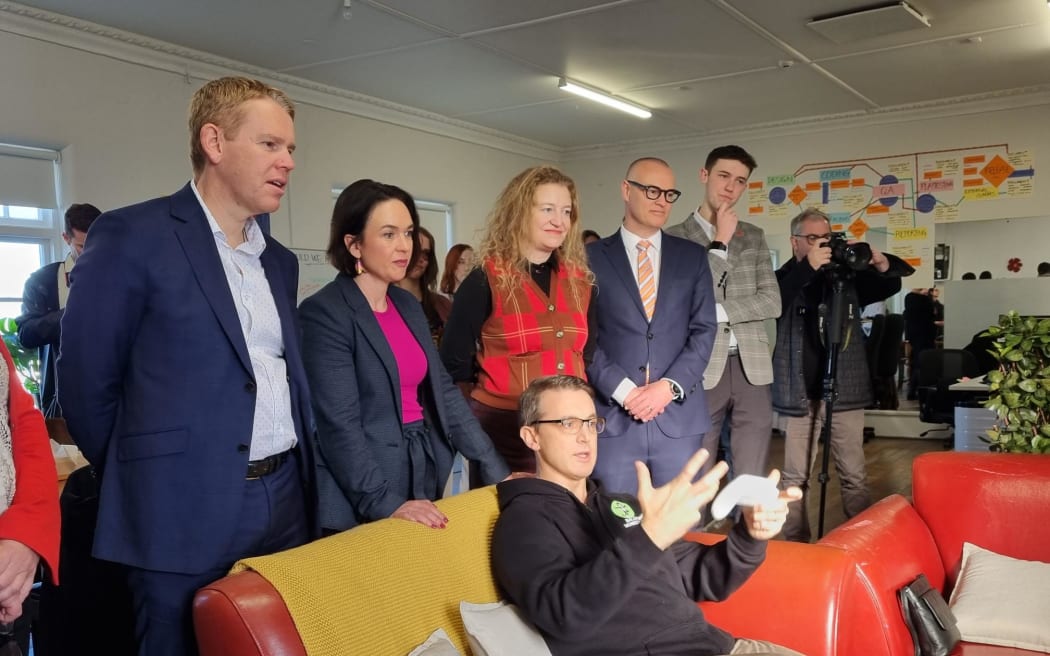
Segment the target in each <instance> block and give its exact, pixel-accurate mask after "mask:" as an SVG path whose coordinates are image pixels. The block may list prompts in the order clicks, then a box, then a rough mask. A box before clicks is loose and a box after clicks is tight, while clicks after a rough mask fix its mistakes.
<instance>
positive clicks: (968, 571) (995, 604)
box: [948, 542, 1050, 652]
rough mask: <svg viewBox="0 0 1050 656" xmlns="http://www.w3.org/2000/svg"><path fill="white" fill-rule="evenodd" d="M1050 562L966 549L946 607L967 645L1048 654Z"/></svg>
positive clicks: (1049, 640)
mask: <svg viewBox="0 0 1050 656" xmlns="http://www.w3.org/2000/svg"><path fill="white" fill-rule="evenodd" d="M1048 591H1050V563H1041V562H1037V561H1032V560H1018V559H1016V558H1010V557H1009V556H1003V555H1000V554H997V553H994V552H992V551H988V550H987V549H982V548H981V547H978V546H977V545H974V544H970V543H969V542H967V543H965V544H963V557H962V564H961V565H960V569H959V578H958V580H957V581H956V584H955V589H954V590H953V591H952V596H951V599H950V601H949V602H948V605H949V606H950V607H951V609H952V613H953V614H954V615H955V618H956V620H957V621H958V624H959V633H961V634H962V639H963V640H965V641H966V642H975V643H979V644H986V645H1001V646H1004V647H1017V648H1020V649H1031V650H1034V651H1043V652H1050V621H1048V619H1047V603H1046V602H1047V599H1048Z"/></svg>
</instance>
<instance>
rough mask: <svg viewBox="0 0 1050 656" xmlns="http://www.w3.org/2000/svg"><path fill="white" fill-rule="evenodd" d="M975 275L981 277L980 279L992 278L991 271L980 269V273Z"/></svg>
mask: <svg viewBox="0 0 1050 656" xmlns="http://www.w3.org/2000/svg"><path fill="white" fill-rule="evenodd" d="M977 277H978V278H979V279H981V280H991V279H992V272H991V271H982V272H981V275H979V276H977Z"/></svg>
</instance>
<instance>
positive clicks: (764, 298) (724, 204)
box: [667, 146, 780, 476]
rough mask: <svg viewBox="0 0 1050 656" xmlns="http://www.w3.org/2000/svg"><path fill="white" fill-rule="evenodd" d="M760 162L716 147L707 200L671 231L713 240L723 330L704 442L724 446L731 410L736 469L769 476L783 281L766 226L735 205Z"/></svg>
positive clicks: (709, 376) (712, 448)
mask: <svg viewBox="0 0 1050 656" xmlns="http://www.w3.org/2000/svg"><path fill="white" fill-rule="evenodd" d="M755 166H756V163H755V159H754V158H753V157H752V156H751V155H750V154H749V153H748V152H747V151H746V150H744V149H743V148H741V147H739V146H720V147H718V148H715V149H714V150H712V151H711V152H710V154H708V156H707V160H706V161H705V163H704V168H702V169H700V182H701V183H703V184H704V185H705V188H704V200H703V202H701V204H700V206H699V207H698V208H697V209H696V211H695V212H693V213H692V214H690V215H689V217H688V218H687V219H686V220H685V221H683V222H681V223H679V224H678V225H675V226H672V227H671V228H669V229H668V230H667V232H668V234H671V235H676V236H678V237H685V238H686V239H690V240H692V241H695V242H697V243H698V244H701V245H703V246H704V247H706V248H707V260H708V265H709V266H710V268H711V278H712V283H713V284H714V298H715V301H716V305H715V312H716V314H717V318H718V330H717V332H716V333H715V345H714V350H713V351H712V353H711V360H710V362H708V364H707V369H706V370H705V371H704V390H705V391H706V395H707V403H708V409H709V411H710V414H711V429H710V430H708V431H707V433H706V434H705V435H704V437H703V447H704V448H705V449H707V450H708V452H710V453H716V452H717V449H718V440H719V436H720V435H721V433H722V425H723V423H724V422H726V421H727V417H728V422H729V428H730V442H729V450H730V453H729V454H728V455H729V456H730V457H729V458H727V459H729V460H730V461H731V462H732V467H733V474H734V475H738V474H757V475H759V476H762V475H764V474H765V472H766V471H767V467H766V460H767V458H768V455H769V439H770V434H771V433H772V430H773V406H772V397H771V387H770V385H771V383H772V382H773V366H772V356H771V353H772V347H771V345H770V344H769V337H768V336H767V334H766V329H765V325H764V321H765V320H766V319H776V318H777V317H778V316H780V288H779V286H778V285H777V279H776V275H775V274H774V273H773V262H772V260H771V258H770V255H769V248H768V247H767V246H766V238H765V233H763V231H762V229H761V228H758V227H757V226H754V225H752V224H750V223H746V222H744V221H740V220H739V219H738V218H737V215H736V210H734V209H733V206H734V205H736V203H737V201H738V200H740V197H741V196H742V195H743V193H744V190H745V189H746V188H747V181H748V178H750V177H751V172H752V171H753V170H754V169H755ZM713 461H714V459H713V458H712V462H713ZM708 466H710V465H708Z"/></svg>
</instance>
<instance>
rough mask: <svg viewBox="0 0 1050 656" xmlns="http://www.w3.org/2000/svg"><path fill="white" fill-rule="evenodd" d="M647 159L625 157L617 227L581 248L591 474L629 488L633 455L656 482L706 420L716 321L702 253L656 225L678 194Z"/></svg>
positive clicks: (697, 439)
mask: <svg viewBox="0 0 1050 656" xmlns="http://www.w3.org/2000/svg"><path fill="white" fill-rule="evenodd" d="M674 182H675V177H674V171H672V170H671V167H670V166H668V164H667V162H665V161H663V160H662V159H659V158H656V157H642V158H640V159H637V160H635V161H633V162H631V164H630V166H628V167H627V172H626V175H625V176H624V178H623V179H622V180H621V181H620V185H619V191H620V198H621V199H622V200H623V204H624V214H623V223H622V225H621V226H620V229H619V230H617V231H616V232H614V233H612V234H611V235H609V236H608V237H606V238H604V239H602V240H601V241H598V242H595V243H593V244H591V245H590V246H588V247H587V256H588V261H589V262H590V265H591V269H592V270H593V271H594V277H595V286H596V287H595V288H596V289H597V291H596V292H595V295H594V302H593V304H592V310H591V313H590V316H589V317H588V318H589V322H590V323H589V329H590V339H591V341H590V342H589V343H588V345H587V360H588V361H587V378H588V380H589V382H590V383H591V384H592V385H593V386H594V388H595V390H597V392H598V395H599V396H598V408H599V412H601V413H602V415H603V416H604V417H605V419H606V420H607V421H608V429H607V430H606V435H605V437H603V438H602V453H601V456H600V457H599V459H598V463H597V465H596V468H595V475H596V477H597V478H598V479H599V480H601V481H602V484H603V485H604V486H605V488H606V489H607V490H609V491H610V492H626V491H629V490H631V489H633V488H634V480H635V474H634V466H633V464H632V463H634V461H636V460H640V461H642V462H644V463H645V464H646V465H647V466H648V467H649V469H650V470H651V471H652V474H653V480H654V481H655V483H656V484H657V485H663V484H664V483H666V482H667V481H669V480H671V479H672V478H674V476H675V475H676V474H677V473H678V472H679V471H680V470H681V468H682V463H683V462H685V460H686V459H688V458H689V456H690V455H691V454H693V453H695V452H696V451H697V450H698V449H699V448H700V443H701V439H702V438H703V436H704V434H705V433H706V432H707V431H708V430H710V428H711V420H710V415H709V414H708V405H707V396H706V392H705V391H704V386H703V379H704V371H705V370H706V369H707V363H708V361H709V360H710V358H711V350H712V347H713V346H714V342H715V331H716V330H717V329H718V323H717V319H716V314H715V294H714V291H713V290H714V284H713V283H712V281H711V269H710V266H709V265H708V257H707V253H706V252H705V251H704V248H703V247H702V246H700V245H699V244H697V243H694V242H692V241H689V240H688V239H682V238H681V237H675V236H674V235H668V234H665V233H664V232H663V226H664V225H665V224H666V223H667V217H668V215H669V214H670V211H671V205H672V204H673V203H674V202H675V201H676V200H678V198H679V196H681V192H680V191H678V190H677V189H675V188H674Z"/></svg>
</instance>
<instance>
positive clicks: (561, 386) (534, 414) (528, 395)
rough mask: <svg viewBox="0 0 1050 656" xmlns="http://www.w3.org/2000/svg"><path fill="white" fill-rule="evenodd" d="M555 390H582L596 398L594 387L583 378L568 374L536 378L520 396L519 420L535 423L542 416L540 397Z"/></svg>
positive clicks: (524, 423)
mask: <svg viewBox="0 0 1050 656" xmlns="http://www.w3.org/2000/svg"><path fill="white" fill-rule="evenodd" d="M554 390H568V391H576V390H580V391H583V392H587V394H588V395H589V396H590V397H591V398H592V399H593V398H594V388H592V387H591V386H590V385H589V384H588V383H587V381H585V380H584V379H582V378H578V377H576V376H570V375H568V374H557V375H555V376H541V377H540V378H535V379H533V381H532V382H531V383H529V386H528V387H526V388H525V391H524V392H522V393H521V396H520V397H518V420H519V421H520V422H521V425H522V426H528V425H530V424H533V423H535V422H536V421H537V420H538V419H539V418H540V397H541V396H543V393H544V392H551V391H554Z"/></svg>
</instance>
